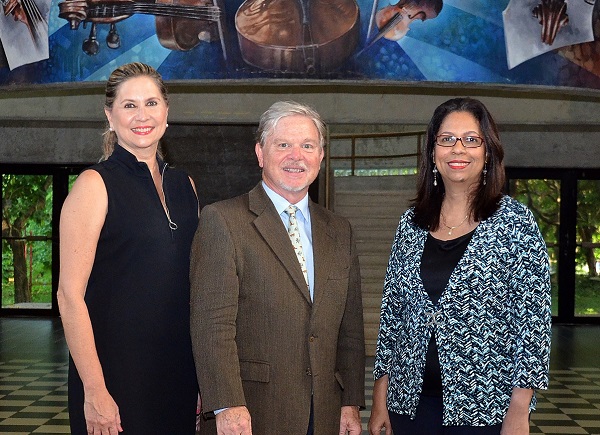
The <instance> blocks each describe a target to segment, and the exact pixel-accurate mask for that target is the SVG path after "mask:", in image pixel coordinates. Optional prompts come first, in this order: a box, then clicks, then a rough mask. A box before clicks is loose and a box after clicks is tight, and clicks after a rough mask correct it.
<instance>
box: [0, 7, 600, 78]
mask: <svg viewBox="0 0 600 435" xmlns="http://www.w3.org/2000/svg"><path fill="white" fill-rule="evenodd" d="M62 1H65V0H62ZM269 1H270V2H271V4H276V3H277V2H278V1H279V2H282V1H284V0H263V2H267V3H268V2H269ZM289 1H292V0H289ZM297 1H305V2H310V1H311V0H297ZM312 1H316V0H312ZM321 1H322V0H321ZM350 1H351V2H352V3H353V1H354V0H350ZM401 1H402V2H405V1H406V0H401ZM409 1H410V0H409ZM413 1H415V0H413ZM527 1H533V2H535V1H537V0H527ZM539 1H544V0H539ZM58 3H59V2H58V1H57V0H52V4H51V6H50V13H49V17H48V48H49V55H48V57H47V58H46V59H42V60H39V61H36V62H31V63H27V64H25V65H22V66H19V67H16V68H13V69H11V68H10V67H9V66H8V64H7V63H6V61H5V62H4V63H2V62H0V85H14V84H30V83H31V84H46V83H61V82H85V81H104V80H106V78H107V77H108V75H109V74H110V72H111V71H112V70H113V69H114V68H115V67H116V66H118V65H120V64H123V63H127V62H132V61H141V62H145V63H148V64H151V65H153V66H154V67H155V68H157V69H158V71H159V72H160V73H161V74H162V75H163V77H164V78H165V79H167V80H195V79H208V80H220V79H227V80H232V79H233V80H247V79H265V78H282V79H304V78H306V79H311V80H314V79H323V80H327V79H336V80H366V81H368V80H377V81H381V80H389V81H407V82H414V81H428V82H471V83H495V84H502V85H511V84H527V85H543V86H568V87H586V88H594V89H600V77H598V75H596V74H595V73H594V72H593V71H595V69H594V68H589V67H588V68H587V69H584V68H583V67H581V66H580V65H578V64H577V63H574V62H572V61H570V60H568V59H567V57H566V56H565V55H564V53H561V52H559V51H558V50H553V51H549V52H546V53H543V54H540V55H539V56H535V57H533V58H531V59H529V60H527V61H526V62H523V63H521V64H520V65H518V66H516V67H514V68H512V69H509V68H508V66H507V54H506V53H507V52H506V45H505V35H504V25H503V16H502V13H503V11H504V10H505V9H506V7H507V6H508V4H509V0H478V1H475V0H446V1H444V4H443V7H442V10H441V12H440V13H439V15H438V16H437V17H435V18H433V19H428V20H425V21H419V20H416V21H413V22H412V23H411V25H410V30H408V33H406V35H405V36H404V37H402V38H401V39H399V40H397V41H394V40H390V39H386V38H385V37H383V38H381V39H378V40H377V41H376V42H374V43H372V45H368V44H367V42H366V41H367V40H369V41H371V40H372V39H373V34H374V33H376V32H377V31H378V29H377V27H375V28H374V30H373V32H371V34H370V35H367V32H368V28H369V23H370V22H371V18H372V17H371V14H372V11H373V1H369V0H357V2H356V6H357V8H358V13H359V24H357V25H358V26H359V29H358V42H357V43H356V47H355V48H354V50H353V52H352V53H351V54H350V55H349V56H347V58H345V59H343V60H342V62H341V65H339V66H337V67H336V68H332V69H324V70H319V69H317V70H316V71H301V70H295V71H294V70H286V69H283V70H278V69H277V68H270V69H265V68H259V67H256V66H252V65H250V64H249V63H247V62H246V61H245V60H244V56H243V53H242V49H241V48H240V43H239V38H238V29H237V28H236V23H235V15H236V12H237V11H238V9H239V8H240V7H241V6H242V4H243V3H245V2H243V1H242V0H231V1H230V0H226V1H225V2H224V3H222V6H221V8H222V13H223V14H224V17H223V21H222V24H223V27H222V33H220V34H219V35H220V37H221V39H219V38H217V39H214V38H213V40H212V41H209V42H206V41H202V42H199V43H198V44H197V45H196V46H195V47H193V48H191V49H190V50H188V51H179V50H173V49H169V48H166V47H165V46H164V45H163V44H161V42H160V41H159V38H158V37H157V30H156V24H155V17H154V16H152V15H143V14H138V13H136V14H132V15H131V16H129V17H127V18H125V19H123V20H121V21H119V22H117V23H116V28H117V30H118V34H119V37H120V46H119V47H118V48H116V49H111V48H109V47H108V46H107V44H106V42H105V41H106V38H107V36H108V34H109V30H110V25H109V24H98V25H97V26H96V38H97V40H98V42H99V44H98V48H97V53H96V54H94V55H90V54H86V53H85V52H84V50H83V49H82V47H84V45H85V41H86V39H89V37H90V30H91V25H90V23H89V22H88V23H81V24H80V25H79V28H78V29H76V30H72V29H71V28H70V26H69V23H68V22H67V21H66V20H65V19H63V18H61V17H59V7H58ZM92 3H93V2H91V1H88V4H92ZM246 3H247V2H246ZM393 3H395V2H393ZM376 5H377V9H378V10H381V9H382V8H385V7H387V6H392V5H390V4H389V3H386V2H384V1H379V2H377V3H376ZM17 24H19V23H17ZM84 24H85V25H84ZM213 30H214V29H213ZM0 36H1V33H0ZM213 36H214V35H213ZM1 42H2V43H3V44H5V41H4V40H2V41H1ZM223 46H224V47H225V53H224V50H223ZM599 51H600V50H599Z"/></svg>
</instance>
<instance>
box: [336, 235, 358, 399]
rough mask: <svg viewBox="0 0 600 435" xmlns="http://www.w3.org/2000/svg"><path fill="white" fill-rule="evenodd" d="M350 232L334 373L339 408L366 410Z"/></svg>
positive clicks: (355, 260)
mask: <svg viewBox="0 0 600 435" xmlns="http://www.w3.org/2000/svg"><path fill="white" fill-rule="evenodd" d="M348 227H349V228H350V230H349V231H350V273H349V279H348V297H347V298H346V306H345V309H344V316H343V318H342V324H341V326H340V334H339V338H338V351H337V355H338V363H337V369H338V371H339V373H340V375H341V376H342V379H343V380H344V390H343V393H342V406H360V407H361V408H364V406H365V336H364V334H365V331H364V322H363V305H362V293H361V283H360V266H359V261H358V254H357V252H356V246H355V241H354V235H353V234H352V228H351V227H350V224H349V223H348Z"/></svg>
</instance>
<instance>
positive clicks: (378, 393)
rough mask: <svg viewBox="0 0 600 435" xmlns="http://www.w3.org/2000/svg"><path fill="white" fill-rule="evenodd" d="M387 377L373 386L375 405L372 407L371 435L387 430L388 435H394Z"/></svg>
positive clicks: (377, 434) (380, 379) (378, 380)
mask: <svg viewBox="0 0 600 435" xmlns="http://www.w3.org/2000/svg"><path fill="white" fill-rule="evenodd" d="M387 388H388V377H387V375H385V376H382V377H381V378H379V379H377V380H376V381H375V384H374V385H373V405H372V407H371V416H370V417H369V435H379V434H380V433H381V430H382V429H384V430H385V432H384V433H385V434H386V435H392V425H391V423H390V415H389V413H388V410H387V404H386V400H387Z"/></svg>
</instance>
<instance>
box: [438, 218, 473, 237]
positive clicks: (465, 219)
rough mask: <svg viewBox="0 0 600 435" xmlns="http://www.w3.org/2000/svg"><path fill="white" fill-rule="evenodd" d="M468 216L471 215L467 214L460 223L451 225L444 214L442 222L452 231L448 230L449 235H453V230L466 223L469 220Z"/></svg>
mask: <svg viewBox="0 0 600 435" xmlns="http://www.w3.org/2000/svg"><path fill="white" fill-rule="evenodd" d="M468 217H469V215H466V216H465V218H464V219H463V220H462V221H461V222H460V223H459V224H458V225H455V226H453V227H451V226H449V225H448V224H446V218H445V217H444V215H442V224H444V226H445V227H446V228H448V229H449V230H450V231H448V235H449V236H451V235H452V231H454V230H455V229H457V228H458V227H460V226H461V225H462V224H464V223H465V222H466V221H467V218H468Z"/></svg>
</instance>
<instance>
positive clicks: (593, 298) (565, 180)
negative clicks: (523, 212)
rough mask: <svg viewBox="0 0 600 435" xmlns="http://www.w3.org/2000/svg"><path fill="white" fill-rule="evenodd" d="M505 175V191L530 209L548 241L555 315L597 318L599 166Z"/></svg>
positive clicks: (561, 318)
mask: <svg viewBox="0 0 600 435" xmlns="http://www.w3.org/2000/svg"><path fill="white" fill-rule="evenodd" d="M507 176H508V177H507V178H508V180H509V181H508V192H509V194H510V195H511V196H513V197H515V198H516V199H518V200H519V201H521V202H522V203H524V204H525V205H527V206H528V207H529V208H530V209H531V211H532V212H533V214H534V216H535V217H536V220H537V222H538V226H539V227H540V231H541V232H542V235H543V237H544V240H545V241H546V245H547V247H548V255H549V257H550V266H551V273H552V314H553V316H555V321H558V322H576V323H577V322H581V323H600V278H599V277H598V276H599V273H600V170H570V169H552V170H545V169H544V170H522V169H507Z"/></svg>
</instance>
